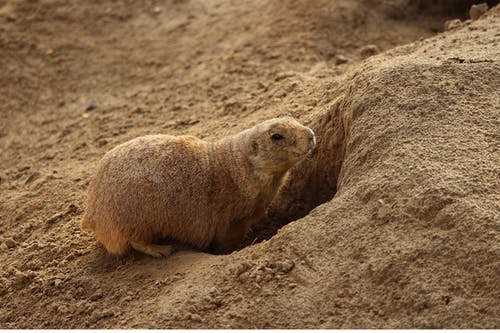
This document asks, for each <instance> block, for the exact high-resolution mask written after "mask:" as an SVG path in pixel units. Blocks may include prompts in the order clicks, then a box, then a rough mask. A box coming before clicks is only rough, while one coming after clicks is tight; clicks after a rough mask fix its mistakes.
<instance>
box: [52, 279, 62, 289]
mask: <svg viewBox="0 0 500 333" xmlns="http://www.w3.org/2000/svg"><path fill="white" fill-rule="evenodd" d="M62 284H63V281H62V280H61V279H55V280H54V287H56V288H59V287H61V286H62Z"/></svg>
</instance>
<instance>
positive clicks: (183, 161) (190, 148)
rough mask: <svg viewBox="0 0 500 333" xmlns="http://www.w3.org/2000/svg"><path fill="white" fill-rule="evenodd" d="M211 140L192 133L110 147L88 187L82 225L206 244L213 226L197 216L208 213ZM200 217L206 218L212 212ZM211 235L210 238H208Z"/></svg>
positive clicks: (200, 244) (133, 141)
mask: <svg viewBox="0 0 500 333" xmlns="http://www.w3.org/2000/svg"><path fill="white" fill-rule="evenodd" d="M210 149H211V144H210V143H208V142H206V141H203V140H200V139H197V138H195V137H190V136H182V137H174V136H168V135H152V136H145V137H140V138H137V139H134V140H131V141H129V142H126V143H124V144H122V145H119V146H117V147H116V148H114V149H113V150H111V151H109V152H108V153H107V154H105V156H104V157H103V159H102V161H101V163H100V165H99V166H98V169H97V172H96V175H95V177H94V178H93V179H92V181H91V184H90V186H89V198H88V199H89V200H88V205H89V206H88V211H87V214H86V217H85V218H84V221H83V223H82V228H84V229H85V228H86V229H91V230H92V231H94V232H96V233H97V232H99V230H97V229H103V228H108V229H111V228H114V229H117V230H119V231H120V232H121V233H123V234H126V235H128V236H129V237H134V236H137V237H138V238H140V239H141V240H142V241H144V240H146V241H153V239H149V238H153V237H155V236H156V235H161V234H163V233H164V230H166V231H167V233H168V234H170V235H172V236H173V237H177V238H179V239H182V240H184V241H187V242H190V243H193V244H194V245H197V246H201V247H206V246H208V244H207V242H209V241H210V240H211V239H207V235H213V234H214V233H215V226H214V225H213V224H211V223H204V222H205V221H202V220H200V219H199V218H197V216H198V214H196V213H195V212H206V213H210V212H209V209H207V208H208V207H209V206H210V202H209V200H210V198H209V195H210V191H199V189H200V188H201V189H210V187H211V184H210V182H211V181H212V179H213V175H211V174H210V173H211V170H212V168H211V167H210V164H211V161H210ZM204 216H205V217H206V218H207V219H210V216H206V214H204ZM145 238H146V239H145ZM208 238H209V237H208Z"/></svg>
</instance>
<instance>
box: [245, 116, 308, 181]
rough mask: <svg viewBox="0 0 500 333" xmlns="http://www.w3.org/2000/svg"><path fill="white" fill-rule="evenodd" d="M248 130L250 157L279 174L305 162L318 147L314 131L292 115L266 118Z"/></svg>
mask: <svg viewBox="0 0 500 333" xmlns="http://www.w3.org/2000/svg"><path fill="white" fill-rule="evenodd" d="M248 133H249V139H250V140H249V142H248V144H249V149H250V151H251V156H250V160H251V161H252V162H253V164H254V165H255V166H256V167H259V168H265V169H267V170H272V171H273V172H277V173H279V172H285V171H287V170H288V169H290V168H291V167H292V166H294V165H295V164H297V163H298V162H300V161H302V160H303V159H304V158H305V157H306V156H307V154H308V153H309V152H311V151H312V149H313V148H314V147H315V146H316V138H315V136H314V132H313V131H312V130H311V129H310V128H309V127H306V126H304V125H302V124H300V123H299V122H298V121H296V120H295V119H293V118H291V117H283V118H274V119H270V120H267V121H264V122H262V123H260V124H257V125H255V126H254V127H253V128H251V129H250V130H249V132H248Z"/></svg>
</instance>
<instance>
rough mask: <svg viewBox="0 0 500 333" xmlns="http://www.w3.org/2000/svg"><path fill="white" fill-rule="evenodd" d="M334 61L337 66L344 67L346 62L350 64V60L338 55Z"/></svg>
mask: <svg viewBox="0 0 500 333" xmlns="http://www.w3.org/2000/svg"><path fill="white" fill-rule="evenodd" d="M333 61H334V62H335V65H342V64H345V63H346V62H348V61H349V59H347V58H346V57H344V56H343V55H336V56H335V58H334V59H333Z"/></svg>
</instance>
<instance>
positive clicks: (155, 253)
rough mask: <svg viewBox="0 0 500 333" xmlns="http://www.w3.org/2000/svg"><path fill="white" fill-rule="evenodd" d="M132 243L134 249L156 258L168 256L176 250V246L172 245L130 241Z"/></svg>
mask: <svg viewBox="0 0 500 333" xmlns="http://www.w3.org/2000/svg"><path fill="white" fill-rule="evenodd" d="M130 245H131V246H132V248H134V250H136V251H139V252H142V253H145V254H147V255H150V256H152V257H155V258H161V257H168V256H169V255H170V254H172V252H174V247H173V246H172V245H157V244H144V243H138V242H130Z"/></svg>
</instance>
